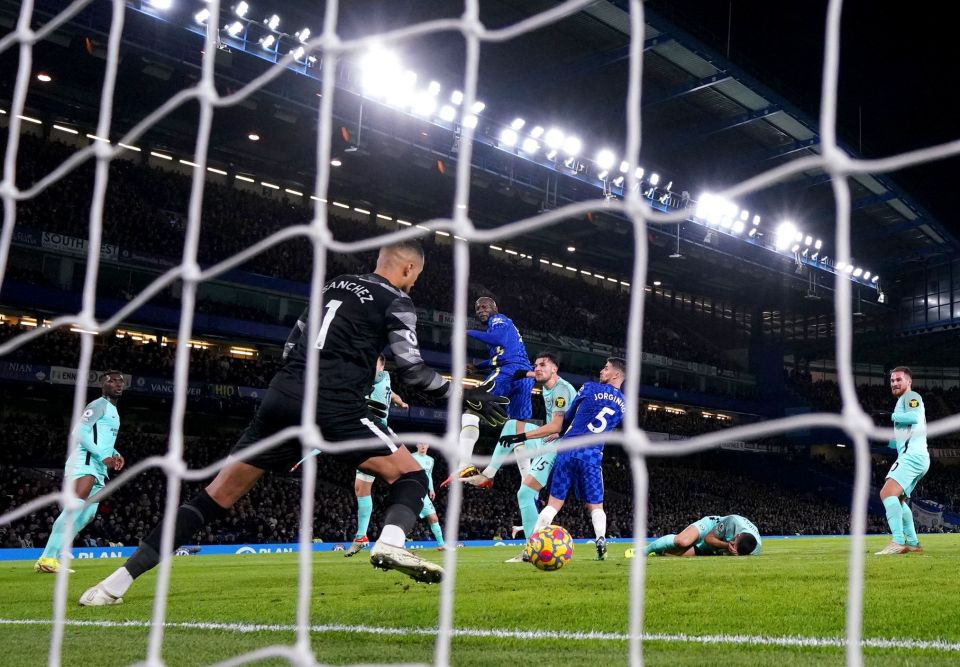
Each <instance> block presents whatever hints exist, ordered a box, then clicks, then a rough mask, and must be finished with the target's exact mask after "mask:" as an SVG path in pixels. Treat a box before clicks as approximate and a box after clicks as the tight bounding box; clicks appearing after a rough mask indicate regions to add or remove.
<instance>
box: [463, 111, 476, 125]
mask: <svg viewBox="0 0 960 667" xmlns="http://www.w3.org/2000/svg"><path fill="white" fill-rule="evenodd" d="M478 120H479V119H478V118H477V117H476V116H474V115H473V114H472V113H471V114H467V116H466V117H465V118H464V119H463V125H464V127H470V128H474V127H476V126H477V122H478Z"/></svg>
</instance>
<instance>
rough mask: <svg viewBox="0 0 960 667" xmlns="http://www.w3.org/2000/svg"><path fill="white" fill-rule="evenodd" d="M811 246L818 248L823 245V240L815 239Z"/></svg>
mask: <svg viewBox="0 0 960 667" xmlns="http://www.w3.org/2000/svg"><path fill="white" fill-rule="evenodd" d="M813 247H814V248H816V249H817V250H820V248H822V247H823V241H821V240H820V239H817V242H816V243H814V244H813Z"/></svg>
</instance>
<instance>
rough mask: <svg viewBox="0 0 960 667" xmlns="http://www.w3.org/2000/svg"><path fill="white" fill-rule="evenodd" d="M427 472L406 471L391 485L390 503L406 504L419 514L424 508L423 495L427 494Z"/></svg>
mask: <svg viewBox="0 0 960 667" xmlns="http://www.w3.org/2000/svg"><path fill="white" fill-rule="evenodd" d="M428 484H429V482H428V480H427V473H425V472H424V471H423V470H416V471H414V472H406V473H403V474H402V475H400V478H399V479H397V481H395V482H394V483H393V484H391V485H390V496H389V498H388V500H389V502H390V504H397V505H404V506H405V507H409V508H410V509H411V510H414V511H415V513H416V514H419V513H420V511H421V510H422V509H423V497H424V496H425V495H427V486H428Z"/></svg>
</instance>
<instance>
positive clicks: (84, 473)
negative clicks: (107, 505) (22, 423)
mask: <svg viewBox="0 0 960 667" xmlns="http://www.w3.org/2000/svg"><path fill="white" fill-rule="evenodd" d="M100 383H101V384H100V386H101V390H102V391H103V395H102V396H101V397H100V398H98V399H97V400H95V401H91V402H90V403H88V404H87V407H86V408H85V409H84V411H83V414H82V415H81V416H80V424H79V425H78V427H77V431H78V433H77V440H78V443H77V448H76V449H75V450H74V451H73V452H72V453H71V454H70V456H69V458H68V459H67V463H66V466H65V467H64V469H63V474H64V476H65V477H68V478H70V479H73V480H74V482H73V484H74V486H73V490H74V493H76V494H77V498H79V499H80V500H86V499H87V498H89V497H91V496H92V495H93V494H95V493H97V492H98V491H99V490H100V489H102V488H103V486H104V483H105V481H106V479H107V474H108V471H110V470H115V471H117V472H119V471H120V470H122V469H123V464H124V460H123V457H122V456H120V454H118V453H117V450H116V449H115V447H114V446H115V445H116V442H117V433H118V432H119V431H120V415H119V414H118V413H117V401H118V400H119V399H120V396H121V395H122V394H123V386H124V379H123V373H121V372H120V371H107V372H106V373H104V374H103V375H101V376H100ZM98 506H99V503H89V504H87V505H85V506H84V507H82V508H79V509H66V508H65V509H64V511H63V512H61V513H60V516H58V517H57V520H56V521H55V522H54V524H53V528H52V529H51V530H50V537H49V538H47V546H46V548H45V549H44V550H43V554H42V555H41V556H40V559H39V560H38V561H37V562H36V564H35V565H34V566H33V569H34V570H35V571H37V572H50V573H53V572H57V571H58V570H59V569H60V568H61V564H60V561H59V560H58V559H59V556H60V552H61V551H63V550H69V549H70V547H71V546H72V545H73V539H74V538H75V537H76V536H77V534H78V533H79V532H80V531H81V530H83V528H84V526H86V525H87V524H88V523H90V521H92V520H93V517H94V516H95V515H96V513H97V507H98ZM68 523H69V524H70V530H69V532H68V531H67V524H68ZM70 572H73V570H70Z"/></svg>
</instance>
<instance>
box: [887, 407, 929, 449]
mask: <svg viewBox="0 0 960 667" xmlns="http://www.w3.org/2000/svg"><path fill="white" fill-rule="evenodd" d="M892 418H893V432H894V436H895V438H894V439H895V442H896V449H897V454H898V455H903V454H915V455H919V456H929V455H930V454H929V452H928V450H927V414H926V411H925V409H924V407H923V399H922V398H920V394H918V393H917V392H915V391H906V392H904V393H903V394H902V395H901V396H900V398H898V399H897V405H896V407H895V408H894V409H893V415H892ZM891 444H894V443H891Z"/></svg>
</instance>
